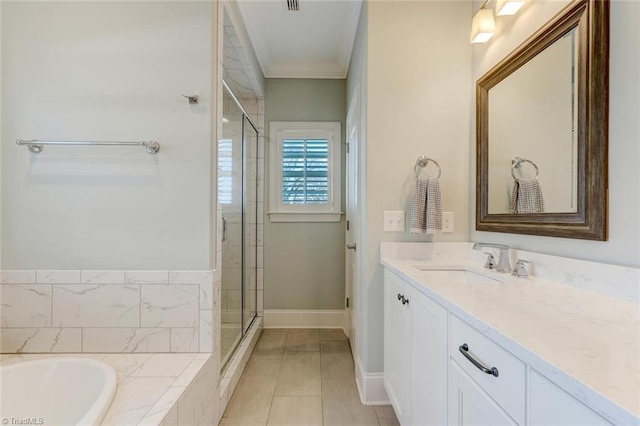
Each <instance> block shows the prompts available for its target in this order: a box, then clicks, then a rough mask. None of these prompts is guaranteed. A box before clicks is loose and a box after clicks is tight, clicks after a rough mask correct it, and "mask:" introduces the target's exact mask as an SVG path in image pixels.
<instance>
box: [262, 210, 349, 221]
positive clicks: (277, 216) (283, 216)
mask: <svg viewBox="0 0 640 426" xmlns="http://www.w3.org/2000/svg"><path fill="white" fill-rule="evenodd" d="M268 214H269V220H270V221H271V222H340V220H341V219H342V215H343V214H344V213H300V212H296V213H283V212H269V213H268Z"/></svg>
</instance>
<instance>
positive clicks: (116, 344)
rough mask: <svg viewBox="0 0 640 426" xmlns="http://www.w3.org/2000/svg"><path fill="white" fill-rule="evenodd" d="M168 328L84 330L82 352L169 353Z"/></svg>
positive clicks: (169, 338)
mask: <svg viewBox="0 0 640 426" xmlns="http://www.w3.org/2000/svg"><path fill="white" fill-rule="evenodd" d="M170 340H171V337H170V331H169V329H168V328H84V329H82V352H169V350H170Z"/></svg>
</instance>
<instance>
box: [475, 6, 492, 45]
mask: <svg viewBox="0 0 640 426" xmlns="http://www.w3.org/2000/svg"><path fill="white" fill-rule="evenodd" d="M486 4H487V2H485V4H484V5H482V7H481V8H480V10H478V11H477V12H476V14H475V15H473V21H471V43H486V42H488V41H489V39H491V37H493V35H494V34H495V33H496V20H495V18H494V17H493V9H485V8H484V7H485V5H486Z"/></svg>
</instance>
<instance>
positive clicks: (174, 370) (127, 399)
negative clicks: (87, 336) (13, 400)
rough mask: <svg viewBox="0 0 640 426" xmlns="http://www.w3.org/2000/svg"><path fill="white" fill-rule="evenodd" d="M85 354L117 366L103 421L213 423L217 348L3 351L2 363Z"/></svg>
mask: <svg viewBox="0 0 640 426" xmlns="http://www.w3.org/2000/svg"><path fill="white" fill-rule="evenodd" d="M60 356H62V357H88V358H92V359H97V360H101V361H103V362H105V363H107V364H109V365H110V366H112V367H113V369H114V370H115V371H116V374H117V376H118V387H117V390H116V394H115V396H114V399H113V402H112V403H111V405H110V407H109V409H108V411H107V413H106V415H105V418H104V420H103V422H102V425H119V426H120V425H145V426H156V425H167V426H168V425H177V424H180V425H195V424H203V425H204V424H206V425H213V424H217V421H218V418H219V417H220V415H221V410H220V399H219V398H218V395H219V393H218V392H219V391H218V392H216V390H217V389H219V371H220V360H219V359H220V356H219V354H218V353H217V352H216V353H213V354H196V353H185V354H106V353H101V354H64V355H53V354H38V355H36V354H10V355H8V354H5V355H0V365H9V364H14V363H16V362H22V361H30V360H34V359H44V358H50V357H60Z"/></svg>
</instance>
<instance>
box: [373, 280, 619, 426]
mask: <svg viewBox="0 0 640 426" xmlns="http://www.w3.org/2000/svg"><path fill="white" fill-rule="evenodd" d="M445 306H446V305H445ZM493 368H495V369H496V371H493ZM384 386H385V389H386V390H387V394H388V396H389V399H390V401H391V404H392V405H393V408H394V410H395V412H396V415H397V417H398V420H399V421H400V424H401V425H403V426H422V425H458V426H464V425H479V424H482V425H531V426H543V425H547V426H548V425H554V426H557V425H578V424H579V425H581V426H582V425H585V426H586V425H610V423H608V422H607V421H606V420H605V419H604V418H602V417H601V416H600V415H598V414H597V413H595V412H594V411H593V410H591V409H590V408H589V407H587V406H585V405H584V404H582V403H581V402H580V401H578V400H577V399H575V398H574V397H573V396H571V395H570V394H569V393H567V392H565V391H564V390H563V389H561V388H560V387H559V386H558V385H556V384H555V383H553V382H552V381H550V380H548V379H547V378H546V377H544V376H543V375H541V374H539V373H538V372H537V371H535V370H534V369H533V368H531V367H530V366H529V365H527V364H526V363H525V362H523V361H522V360H521V359H519V358H517V357H515V356H514V355H513V354H512V353H511V352H509V351H507V350H506V349H504V348H503V347H502V346H500V345H498V344H497V343H495V342H494V341H493V340H491V339H489V338H488V337H486V336H485V335H484V334H482V333H481V332H480V331H478V330H476V329H475V328H473V327H471V326H470V325H469V324H468V323H467V322H466V321H464V320H462V319H461V318H459V317H457V316H456V315H454V314H453V313H451V312H449V310H448V309H447V308H445V307H444V306H442V305H441V304H439V303H437V302H435V301H434V300H433V299H431V298H430V297H428V296H426V295H425V294H424V293H422V292H421V291H419V290H418V289H417V288H416V287H414V285H413V284H410V283H409V282H408V281H405V280H403V279H402V278H400V276H398V275H396V274H395V273H394V272H392V271H390V270H389V269H386V268H385V273H384Z"/></svg>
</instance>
